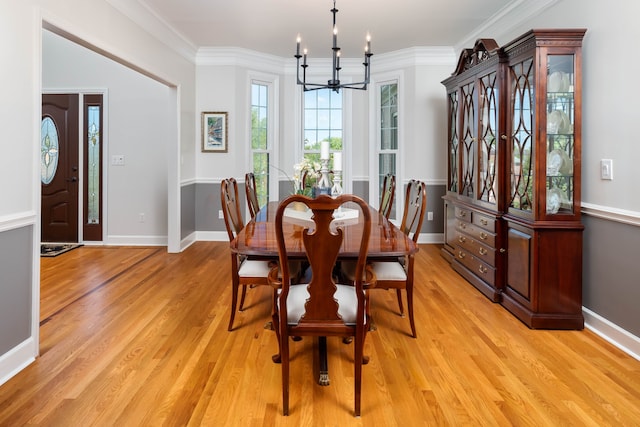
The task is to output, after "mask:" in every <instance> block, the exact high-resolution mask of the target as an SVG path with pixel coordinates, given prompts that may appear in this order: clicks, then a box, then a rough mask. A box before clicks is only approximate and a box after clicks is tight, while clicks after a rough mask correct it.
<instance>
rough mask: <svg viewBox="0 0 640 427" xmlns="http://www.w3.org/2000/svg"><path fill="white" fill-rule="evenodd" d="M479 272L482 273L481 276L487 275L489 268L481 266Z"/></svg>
mask: <svg viewBox="0 0 640 427" xmlns="http://www.w3.org/2000/svg"><path fill="white" fill-rule="evenodd" d="M478 271H479V272H480V274H486V273H487V267H485V266H483V265H480V266H478Z"/></svg>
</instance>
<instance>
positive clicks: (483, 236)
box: [480, 231, 489, 240]
mask: <svg viewBox="0 0 640 427" xmlns="http://www.w3.org/2000/svg"><path fill="white" fill-rule="evenodd" d="M487 237H489V236H488V235H487V233H485V232H484V231H483V232H482V233H480V238H481V239H482V240H487Z"/></svg>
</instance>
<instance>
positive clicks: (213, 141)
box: [202, 112, 227, 153]
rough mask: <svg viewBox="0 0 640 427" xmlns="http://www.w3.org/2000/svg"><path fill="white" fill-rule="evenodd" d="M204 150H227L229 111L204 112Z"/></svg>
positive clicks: (222, 151) (215, 151)
mask: <svg viewBox="0 0 640 427" xmlns="http://www.w3.org/2000/svg"><path fill="white" fill-rule="evenodd" d="M202 151H203V152H213V153H226V152H227V113H226V112H203V113H202Z"/></svg>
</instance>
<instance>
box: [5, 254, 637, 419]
mask: <svg viewBox="0 0 640 427" xmlns="http://www.w3.org/2000/svg"><path fill="white" fill-rule="evenodd" d="M439 249H440V248H439V246H437V245H422V246H421V250H420V252H419V253H418V255H417V262H416V269H415V274H416V279H415V282H416V290H415V305H416V324H417V331H418V338H417V339H413V338H411V337H410V335H409V334H410V327H409V321H408V319H407V318H401V317H400V316H399V315H398V308H397V302H396V300H395V293H394V292H393V291H382V290H379V291H374V292H373V293H372V296H371V301H372V307H373V308H372V314H373V316H374V319H375V321H376V324H377V328H378V329H377V330H376V331H374V332H372V333H369V334H368V336H367V342H366V344H365V352H366V354H368V355H369V356H370V357H371V362H370V363H369V364H368V365H366V366H365V367H364V369H363V394H362V416H361V417H360V418H355V417H354V416H353V364H352V357H353V348H352V345H347V344H343V343H342V342H341V340H339V339H331V338H329V339H328V347H329V370H330V378H331V385H330V386H328V387H321V386H319V385H317V384H316V383H315V378H314V377H313V369H312V368H313V363H314V361H313V359H314V357H313V354H314V353H313V351H312V347H313V340H312V339H310V338H305V339H303V340H302V341H299V342H293V343H292V346H291V351H292V357H293V360H292V365H291V368H292V372H291V377H292V379H291V398H290V405H291V415H290V416H288V417H283V416H282V403H281V384H280V366H279V365H276V364H274V363H272V362H271V355H272V354H273V353H275V352H276V351H277V345H276V340H275V334H274V333H273V331H270V330H267V329H264V325H265V323H266V322H267V321H268V320H269V317H270V294H269V290H268V288H266V287H259V288H255V289H250V290H249V291H248V294H247V303H246V305H247V307H246V309H245V311H243V312H240V313H238V314H237V315H236V328H235V330H234V331H232V332H228V331H227V322H228V319H229V305H230V299H231V297H230V280H229V277H230V271H229V269H230V265H229V264H230V262H229V252H228V251H229V249H228V244H227V243H223V242H198V243H196V244H194V245H192V246H191V247H189V248H188V249H187V250H186V251H184V252H183V253H181V254H167V253H166V249H165V248H143V247H118V248H112V247H108V248H103V247H90V246H84V247H81V248H78V249H75V250H73V251H71V252H68V253H66V254H63V255H60V256H59V257H56V258H43V259H42V265H41V271H42V285H41V301H42V306H41V329H40V333H41V356H40V357H39V358H38V359H37V360H36V362H35V363H33V364H32V365H30V366H29V367H27V368H26V369H25V370H24V371H22V372H20V373H19V374H18V375H16V376H15V377H14V378H12V379H11V380H9V381H8V382H7V383H5V384H4V385H2V386H1V387H0V426H12V427H13V426H22V425H35V426H162V425H166V426H385V427H388V426H403V427H404V426H485V425H487V426H509V425H515V426H638V425H640V361H637V360H635V359H633V358H632V357H630V356H628V355H626V354H624V353H623V352H621V351H620V350H618V349H616V348H615V347H613V346H612V345H610V344H608V343H607V342H605V341H603V340H602V339H600V338H599V337H597V336H596V335H595V334H593V333H591V332H589V331H587V330H584V331H533V330H530V329H528V328H527V327H526V326H525V325H523V324H522V323H521V322H520V321H518V320H517V319H515V318H514V317H513V316H511V315H510V314H509V313H508V312H507V311H506V310H504V309H503V308H502V307H501V306H499V305H496V304H493V303H491V302H490V301H489V300H488V299H487V298H485V297H484V296H482V295H481V294H480V293H479V292H478V291H476V290H475V289H474V288H473V287H472V286H470V285H469V284H468V283H467V282H465V281H464V280H463V279H462V278H461V277H460V276H458V275H457V274H456V273H455V272H453V271H452V270H451V269H450V267H449V266H448V264H447V263H446V262H445V261H444V260H443V259H442V258H441V257H440V255H439Z"/></svg>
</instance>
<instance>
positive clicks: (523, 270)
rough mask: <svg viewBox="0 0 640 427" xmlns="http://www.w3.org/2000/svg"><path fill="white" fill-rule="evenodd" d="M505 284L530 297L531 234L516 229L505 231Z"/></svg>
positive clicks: (525, 296) (527, 297)
mask: <svg viewBox="0 0 640 427" xmlns="http://www.w3.org/2000/svg"><path fill="white" fill-rule="evenodd" d="M507 247H508V252H507V286H508V287H510V288H511V289H513V290H515V291H516V292H518V293H519V294H520V295H522V296H523V297H524V298H526V299H527V300H529V299H530V283H531V270H530V262H529V261H530V259H531V236H529V235H528V234H525V233H522V232H520V231H518V230H514V229H509V231H508V233H507Z"/></svg>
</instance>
